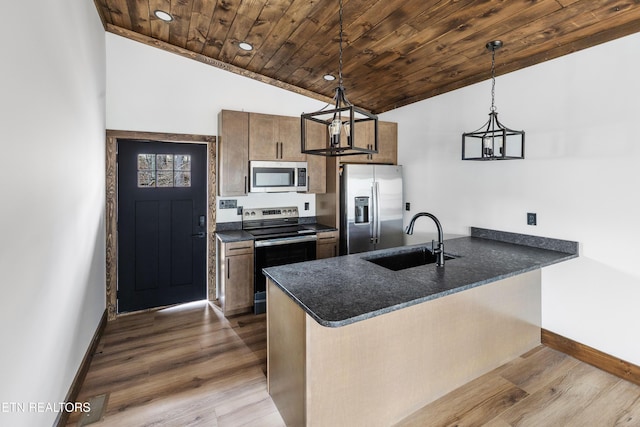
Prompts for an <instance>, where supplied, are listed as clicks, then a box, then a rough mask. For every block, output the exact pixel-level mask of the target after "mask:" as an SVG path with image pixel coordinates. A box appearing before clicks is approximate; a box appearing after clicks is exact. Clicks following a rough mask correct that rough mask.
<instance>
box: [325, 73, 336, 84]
mask: <svg viewBox="0 0 640 427" xmlns="http://www.w3.org/2000/svg"><path fill="white" fill-rule="evenodd" d="M322 78H323V79H325V80H326V81H328V82H332V81H334V80H335V79H336V76H334V75H333V74H325V75H324V76H322Z"/></svg>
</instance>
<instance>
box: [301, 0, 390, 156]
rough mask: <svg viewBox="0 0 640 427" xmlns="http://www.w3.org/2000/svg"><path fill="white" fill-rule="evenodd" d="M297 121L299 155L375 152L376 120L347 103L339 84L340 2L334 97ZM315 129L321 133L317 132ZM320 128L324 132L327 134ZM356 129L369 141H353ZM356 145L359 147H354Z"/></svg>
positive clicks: (340, 81) (376, 141)
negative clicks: (299, 123) (300, 131)
mask: <svg viewBox="0 0 640 427" xmlns="http://www.w3.org/2000/svg"><path fill="white" fill-rule="evenodd" d="M300 121H301V130H302V135H301V136H302V137H301V144H302V147H301V149H302V152H303V153H306V154H315V155H320V156H327V157H336V156H352V155H356V154H376V153H377V152H378V117H377V116H376V115H374V114H371V113H369V112H368V111H365V110H363V109H361V108H358V107H356V106H354V105H353V104H351V103H350V102H349V100H348V99H347V96H346V95H345V93H344V85H343V81H342V0H340V63H339V66H338V87H337V88H336V94H335V96H334V97H333V101H332V103H329V104H327V105H326V106H325V107H324V108H323V109H321V110H320V111H316V112H315V113H307V114H305V113H303V114H302V115H301V116H300ZM318 129H323V130H322V131H321V132H318ZM324 129H327V130H328V133H327V132H326V131H324ZM365 129H366V130H367V132H366V133H365ZM356 130H362V133H361V134H362V135H367V136H370V138H369V141H360V140H356ZM359 134H360V132H359ZM371 137H372V138H371ZM363 139H364V137H363ZM356 142H357V143H359V144H360V145H356Z"/></svg>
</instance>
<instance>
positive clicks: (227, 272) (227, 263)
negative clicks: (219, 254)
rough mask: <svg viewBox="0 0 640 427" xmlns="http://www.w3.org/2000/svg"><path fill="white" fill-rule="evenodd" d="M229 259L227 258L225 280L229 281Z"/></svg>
mask: <svg viewBox="0 0 640 427" xmlns="http://www.w3.org/2000/svg"><path fill="white" fill-rule="evenodd" d="M229 278H230V276H229V258H227V279H229Z"/></svg>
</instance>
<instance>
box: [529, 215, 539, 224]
mask: <svg viewBox="0 0 640 427" xmlns="http://www.w3.org/2000/svg"><path fill="white" fill-rule="evenodd" d="M537 223H538V215H537V214H535V213H532V212H527V225H537Z"/></svg>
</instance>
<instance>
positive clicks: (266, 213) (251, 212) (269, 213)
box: [242, 206, 298, 221]
mask: <svg viewBox="0 0 640 427" xmlns="http://www.w3.org/2000/svg"><path fill="white" fill-rule="evenodd" d="M242 216H243V218H242V219H243V221H246V220H249V221H253V220H264V219H283V218H298V207H297V206H289V207H285V208H254V209H244V211H243V213H242Z"/></svg>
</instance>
